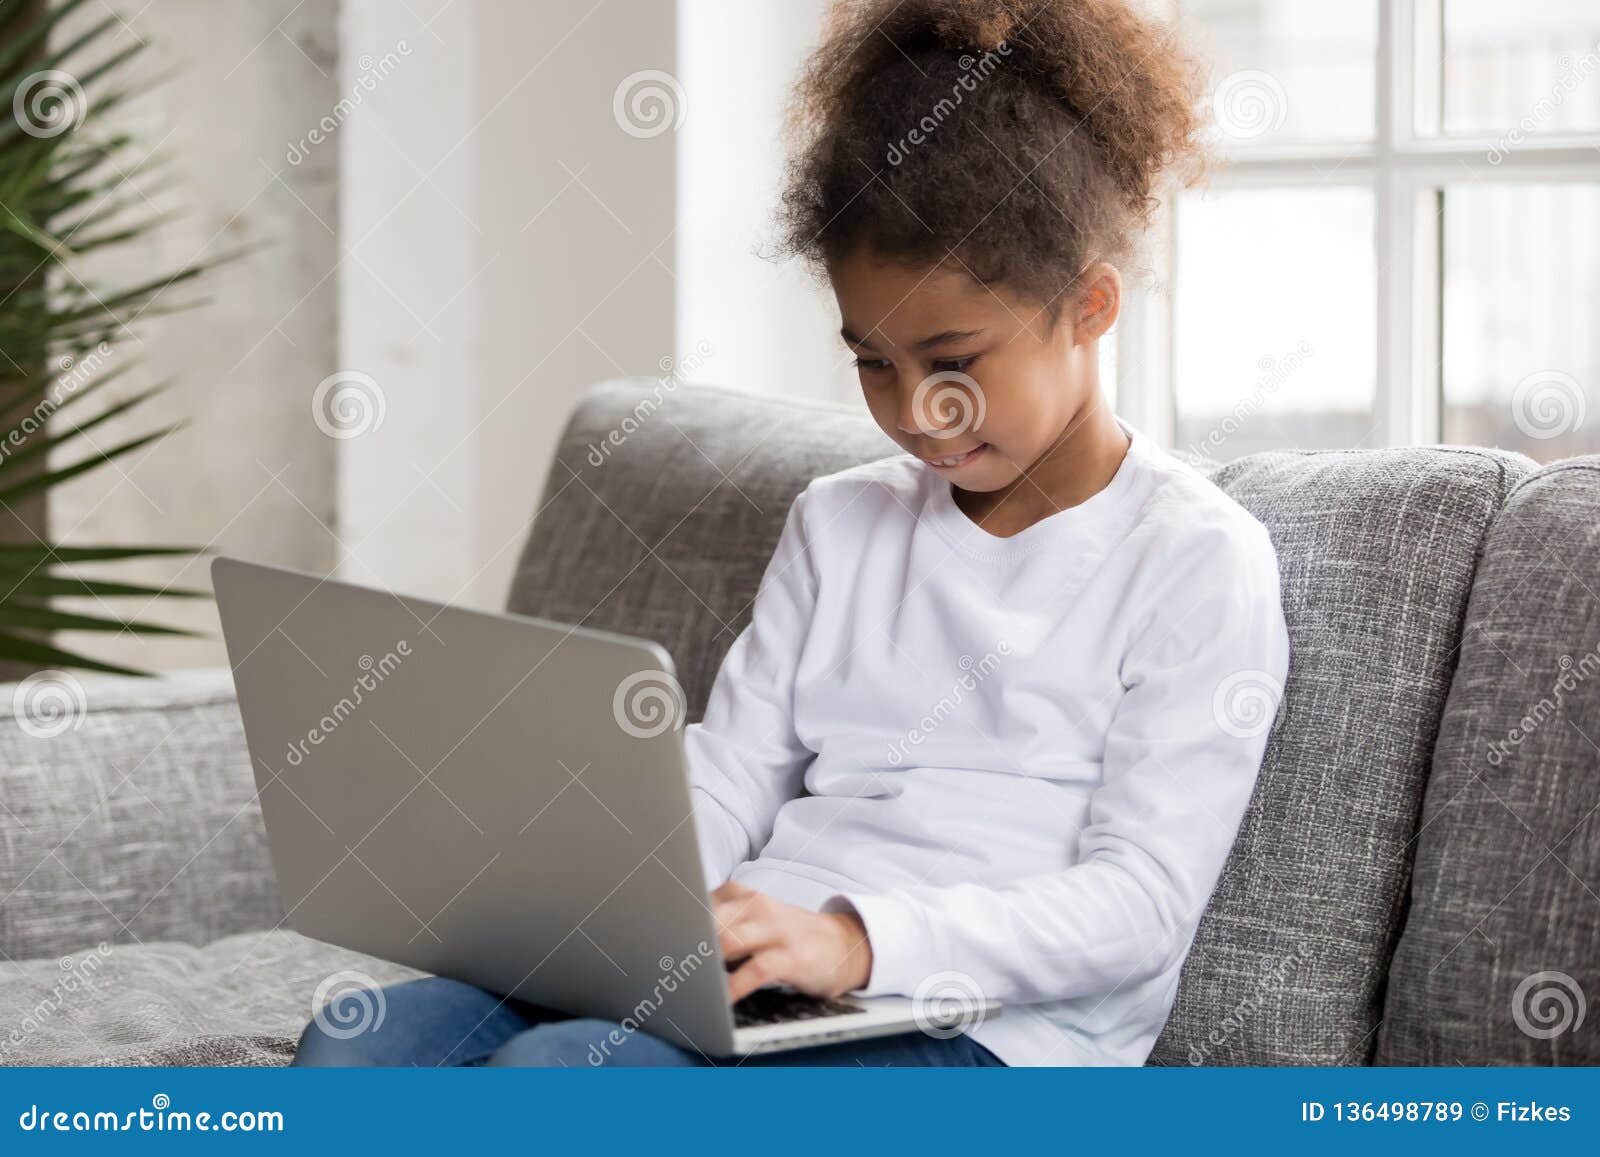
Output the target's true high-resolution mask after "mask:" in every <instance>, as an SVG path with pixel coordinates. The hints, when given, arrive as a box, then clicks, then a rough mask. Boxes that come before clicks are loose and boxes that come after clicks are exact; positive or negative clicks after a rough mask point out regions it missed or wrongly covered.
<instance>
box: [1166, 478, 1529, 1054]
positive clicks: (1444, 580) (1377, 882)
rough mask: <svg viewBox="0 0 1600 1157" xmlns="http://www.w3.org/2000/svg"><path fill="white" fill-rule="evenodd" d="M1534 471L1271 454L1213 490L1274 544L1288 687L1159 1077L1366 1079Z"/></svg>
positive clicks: (1187, 978)
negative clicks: (1514, 519)
mask: <svg viewBox="0 0 1600 1157" xmlns="http://www.w3.org/2000/svg"><path fill="white" fill-rule="evenodd" d="M1530 466H1531V463H1529V462H1527V460H1526V459H1522V458H1520V457H1515V456H1511V455H1503V454H1496V453H1493V452H1489V451H1477V450H1460V449H1410V450H1368V451H1352V452H1343V451H1337V452H1328V453H1304V454H1303V453H1286V452H1285V453H1267V454H1256V455H1252V456H1250V457H1248V458H1245V459H1242V460H1240V461H1238V462H1236V463H1233V464H1231V465H1229V466H1226V467H1224V468H1222V469H1221V470H1218V471H1216V472H1215V473H1214V474H1213V478H1214V480H1215V481H1216V482H1217V483H1218V484H1219V485H1220V486H1221V487H1222V488H1223V489H1224V490H1226V491H1227V492H1228V493H1229V494H1230V495H1232V496H1233V497H1234V498H1235V499H1236V500H1237V501H1238V502H1240V503H1241V504H1243V505H1244V507H1245V508H1246V509H1247V510H1249V511H1250V512H1251V513H1252V514H1254V515H1255V516H1256V517H1257V518H1258V519H1260V520H1261V522H1262V523H1263V524H1265V526H1266V527H1267V529H1268V531H1270V532H1271V534H1272V539H1273V543H1274V544H1275V545H1276V547H1277V550H1278V563H1279V569H1280V571H1281V574H1282V582H1283V601H1284V615H1285V617H1286V619H1287V620H1288V625H1289V642H1290V653H1291V658H1290V665H1289V680H1288V685H1287V687H1286V688H1285V694H1284V698H1283V701H1282V703H1281V705H1280V707H1279V712H1278V719H1277V723H1276V725H1275V728H1274V732H1273V736H1272V740H1271V742H1270V744H1269V745H1268V748H1267V754H1266V758H1265V760H1264V761H1263V765H1262V774H1261V780H1260V783H1259V784H1258V786H1257V789H1256V795H1255V799H1254V800H1253V801H1252V803H1251V807H1250V810H1249V812H1248V814H1247V815H1246V817H1245V822H1244V825H1243V827H1242V828H1241V831H1240V834H1239V839H1238V841H1237V842H1236V844H1235V845H1234V850H1233V854H1232V856H1231V857H1230V858H1229V861H1228V864H1227V867H1226V868H1225V869H1224V873H1223V878H1222V881H1221V883H1220V884H1219V885H1218V888H1217V892H1216V894H1215V896H1214V897H1213V898H1212V901H1211V905H1210V907H1209V908H1208V909H1207V912H1206V915H1205V917H1204V919H1203V920H1202V922H1201V925H1200V930H1199V933H1198V935H1197V937H1196V940H1195V947H1194V950H1193V951H1192V952H1191V954H1190V956H1189V960H1188V962H1187V963H1186V965H1185V967H1184V971H1183V979H1182V983H1181V986H1180V990H1179V994H1178V1000H1177V1004H1176V1006H1175V1007H1174V1009H1173V1013H1172V1016H1171V1018H1170V1019H1169V1020H1168V1022H1167V1028H1166V1031H1165V1032H1164V1033H1163V1034H1162V1037H1161V1039H1160V1040H1159V1041H1158V1042H1157V1044H1156V1048H1155V1051H1154V1053H1153V1054H1152V1057H1151V1059H1152V1061H1153V1062H1154V1063H1158V1064H1186V1063H1187V1064H1202V1063H1204V1064H1362V1063H1365V1062H1367V1061H1368V1059H1369V1058H1370V1055H1371V1051H1372V1045H1373V1036H1374V1032H1375V1030H1376V1029H1377V1026H1378V1021H1379V1013H1380V1007H1381V1001H1382V996H1383V985H1384V975H1385V972H1386V971H1387V968H1388V964H1389V958H1390V955H1391V953H1392V951H1393V948H1394V942H1395V938H1396V936H1397V935H1398V934H1399V930H1400V929H1399V923H1400V918H1401V912H1402V908H1403V905H1404V900H1405V888H1406V883H1407V879H1408V876H1409V872H1410V861H1411V843H1410V841H1411V837H1412V833H1413V832H1414V831H1415V830H1416V822H1417V813H1418V811H1419V810H1420V808H1421V802H1422V792H1423V787H1424V784H1425V783H1426V780H1427V773H1428V765H1429V753H1430V751H1431V749H1432V745H1433V739H1434V735H1435V733H1436V731H1437V728H1438V724H1439V716H1440V713H1441V711H1442V709H1443V705H1444V699H1445V695H1446V693H1447V691H1448V689H1449V686H1450V678H1451V672H1452V669H1453V667H1454V664H1455V656H1456V648H1457V645H1458V643H1459V641H1460V634H1461V622H1462V616H1463V613H1464V611H1465V608H1466V604H1467V597H1468V593H1469V591H1470V589H1471V584H1472V574H1473V568H1474V565H1475V562H1476V557H1477V554H1478V552H1479V550H1480V549H1481V546H1482V542H1483V537H1484V534H1485V533H1486V531H1487V530H1488V527H1489V524H1490V522H1491V521H1492V519H1493V517H1494V514H1495V512H1496V511H1497V510H1498V509H1499V508H1500V504H1501V503H1502V501H1503V500H1504V497H1505V495H1506V493H1507V492H1508V491H1509V489H1510V487H1511V485H1512V484H1513V483H1514V482H1515V480H1516V479H1517V478H1518V477H1519V476H1521V475H1522V474H1523V473H1524V472H1525V471H1526V470H1527V469H1528V468H1529V467H1530Z"/></svg>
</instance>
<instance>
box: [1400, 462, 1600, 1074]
mask: <svg viewBox="0 0 1600 1157" xmlns="http://www.w3.org/2000/svg"><path fill="white" fill-rule="evenodd" d="M1597 590H1600V458H1584V459H1572V460H1570V461H1568V462H1563V463H1558V464H1556V465H1553V466H1550V467H1546V468H1545V469H1543V470H1541V471H1539V472H1538V473H1536V474H1534V475H1533V476H1532V477H1530V478H1528V479H1527V480H1526V481H1524V482H1523V483H1522V484H1521V486H1519V487H1518V488H1517V489H1516V490H1515V491H1514V492H1513V494H1512V496H1511V499H1510V501H1509V502H1508V503H1507V505H1506V508H1505V509H1504V510H1503V511H1502V512H1501V513H1500V516H1499V517H1498V518H1497V519H1496V521H1495V524H1494V528H1493V529H1492V531H1491V532H1490V535H1489V540H1488V545H1487V548H1486V551H1485V554H1484V559H1483V562H1482V564H1481V566H1480V567H1479V570H1478V574H1477V579H1476V582H1475V583H1474V585H1473V590H1472V601H1471V604H1470V605H1469V607H1468V609H1467V626H1466V634H1465V638H1464V641H1463V643H1462V647H1461V663H1460V669H1459V670H1458V672H1457V674H1456V680H1455V685H1454V686H1453V687H1452V689H1451V692H1450V699H1449V703H1448V704H1447V706H1446V709H1445V715H1444V720H1443V723H1442V725H1441V728H1440V732H1439V739H1438V745H1437V747H1436V749H1435V752H1434V761H1433V776H1432V779H1431V781H1430V782H1429V785H1428V792H1427V798H1426V801H1425V806H1424V812H1423V819H1422V830H1421V832H1420V833H1419V835H1418V837H1417V844H1416V868H1415V873H1414V877H1413V880H1412V885H1411V905H1410V911H1409V913H1408V915H1407V919H1406V925H1405V931H1404V934H1403V935H1402V936H1401V938H1400V943H1399V946H1398V948H1397V950H1396V952H1395V958H1394V963H1393V967H1392V971H1391V973H1390V982H1389V992H1388V998H1387V1003H1386V1006H1385V1015H1384V1025H1383V1031H1382V1033H1381V1034H1380V1046H1379V1049H1378V1054H1377V1059H1378V1061H1379V1062H1380V1063H1384V1064H1427V1065H1452V1064H1472V1065H1480V1064H1502V1065H1526V1064H1560V1065H1581V1064H1589V1065H1593V1064H1600V1032H1597V1031H1596V1017H1597V1016H1600V1008H1597V1007H1596V1003H1597V1002H1600V748H1597V747H1596V746H1595V745H1596V744H1597V743H1600V594H1597Z"/></svg>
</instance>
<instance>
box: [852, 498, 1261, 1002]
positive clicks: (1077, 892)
mask: <svg viewBox="0 0 1600 1157" xmlns="http://www.w3.org/2000/svg"><path fill="white" fill-rule="evenodd" d="M1255 529H1259V528H1255ZM1242 545H1243V546H1244V549H1241V546H1242ZM1208 546H1209V548H1210V549H1204V550H1200V551H1196V552H1186V557H1187V559H1188V563H1187V565H1179V566H1177V567H1172V568H1170V569H1169V573H1168V575H1167V578H1168V580H1170V581H1166V582H1164V583H1162V584H1161V586H1160V587H1159V589H1158V592H1157V593H1158V595H1159V596H1160V597H1159V598H1157V599H1156V610H1155V613H1154V614H1153V615H1151V616H1150V617H1149V618H1148V620H1147V622H1146V624H1145V626H1144V627H1143V628H1142V629H1141V630H1140V632H1139V635H1138V637H1137V639H1136V640H1135V641H1134V643H1133V644H1132V645H1131V646H1130V648H1129V650H1128V653H1127V655H1126V657H1125V659H1124V662H1123V669H1122V682H1123V686H1124V688H1125V692H1124V694H1123V696H1122V698H1121V700H1120V702H1119V704H1118V706H1117V708H1116V710H1115V712H1114V714H1113V717H1112V722H1111V726H1110V729H1109V732H1108V734H1107V738H1106V744H1105V759H1104V765H1103V776H1102V780H1101V784H1100V786H1099V787H1098V788H1097V789H1096V790H1095V792H1094V794H1093V795H1092V796H1091V797H1090V800H1089V811H1088V822H1087V825H1086V826H1085V827H1084V829H1083V830H1082V832H1081V835H1080V838H1079V844H1078V856H1077V861H1076V863H1074V864H1073V865H1072V866H1071V867H1069V868H1067V869H1065V870H1064V871H1061V872H1056V873H1051V874H1048V875H1039V876H1032V877H1027V878H1024V879H1020V880H1016V881H1014V882H1009V883H1007V884H1005V885H1003V886H998V887H991V886H984V885H980V884H957V885H954V886H948V887H934V886H924V887H911V888H904V889H897V890H892V891H888V892H883V893H878V894H855V893H850V894H844V895H839V896H835V897H832V898H830V899H829V901H828V902H827V903H826V904H825V905H824V909H825V910H832V911H838V910H841V909H845V910H848V909H851V908H853V909H854V910H855V911H856V913H857V914H858V915H859V916H860V917H861V920H862V922H863V923H864V924H865V925H866V928H867V935H868V939H869V940H870V942H871V945H872V953H873V966H872V975H871V976H870V978H869V979H868V982H867V985H866V987H864V988H863V989H860V990H859V991H860V993H861V994H862V995H866V996H876V995H881V994H886V993H900V994H904V995H915V994H916V989H917V986H918V984H919V983H920V982H921V981H922V980H924V979H925V978H928V977H930V976H932V975H934V974H936V973H941V972H957V973H960V974H963V975H964V976H965V977H967V978H969V979H970V982H971V985H972V986H973V987H975V988H976V989H977V990H978V991H980V992H981V993H982V994H983V995H984V996H985V997H987V998H989V999H993V1000H999V1001H1009V1002H1011V1003H1032V1002H1037V1001H1048V1000H1064V999H1070V998H1073V997H1080V996H1085V995H1090V994H1095V993H1109V992H1111V991H1113V990H1115V989H1117V988H1119V987H1121V986H1123V985H1131V984H1137V983H1139V982H1141V981H1144V980H1147V979H1149V978H1152V977H1154V976H1158V975H1160V974H1161V973H1163V972H1165V971H1166V970H1167V969H1169V968H1171V967H1172V966H1173V965H1175V964H1177V963H1179V962H1181V960H1182V959H1183V957H1184V956H1185V955H1186V954H1187V952H1188V950H1189V945H1190V943H1191V942H1192V940H1193V936H1194V929H1195V927H1196V926H1197V925H1198V923H1199V919H1200V915H1201V913H1202V912H1203V910H1204V908H1205V905H1206V903H1207V902H1208V901H1209V899H1210V896H1211V893H1212V891H1213V890H1214V889H1215V887H1216V883H1217V880H1218V878H1219V877H1220V875H1221V872H1222V867H1223V863H1224V861H1225V860H1226V859H1227V856H1228V852H1229V850H1230V849H1231V847H1232V846H1233V841H1234V838H1235V837H1236V835H1237V834H1238V828H1239V824H1240V822H1241V821H1242V819H1243V817H1244V812H1245V809H1246V807H1247V806H1248V804H1249V802H1250V796H1251V793H1252V791H1253V790H1254V787H1255V781H1256V777H1257V775H1258V774H1259V771H1260V766H1261V758H1262V754H1263V752H1264V751H1265V748H1266V743H1267V734H1268V731H1269V730H1270V728H1271V725H1272V721H1273V718H1274V717H1275V715H1276V713H1277V704H1278V700H1279V699H1280V698H1281V696H1282V688H1283V681H1284V679H1285V677H1286V675H1287V672H1288V663H1289V641H1288V633H1287V630H1286V628H1285V625H1284V620H1283V612H1282V608H1281V602H1280V596H1279V590H1278V570H1277V562H1276V558H1275V556H1274V555H1273V553H1272V549H1271V545H1270V542H1269V541H1268V540H1267V538H1266V534H1265V532H1264V531H1261V533H1260V535H1259V538H1258V539H1256V540H1252V541H1250V542H1248V543H1246V544H1241V542H1240V539H1239V537H1237V533H1236V532H1231V533H1230V534H1229V536H1228V537H1226V538H1221V537H1220V536H1212V542H1211V543H1209V544H1208Z"/></svg>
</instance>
